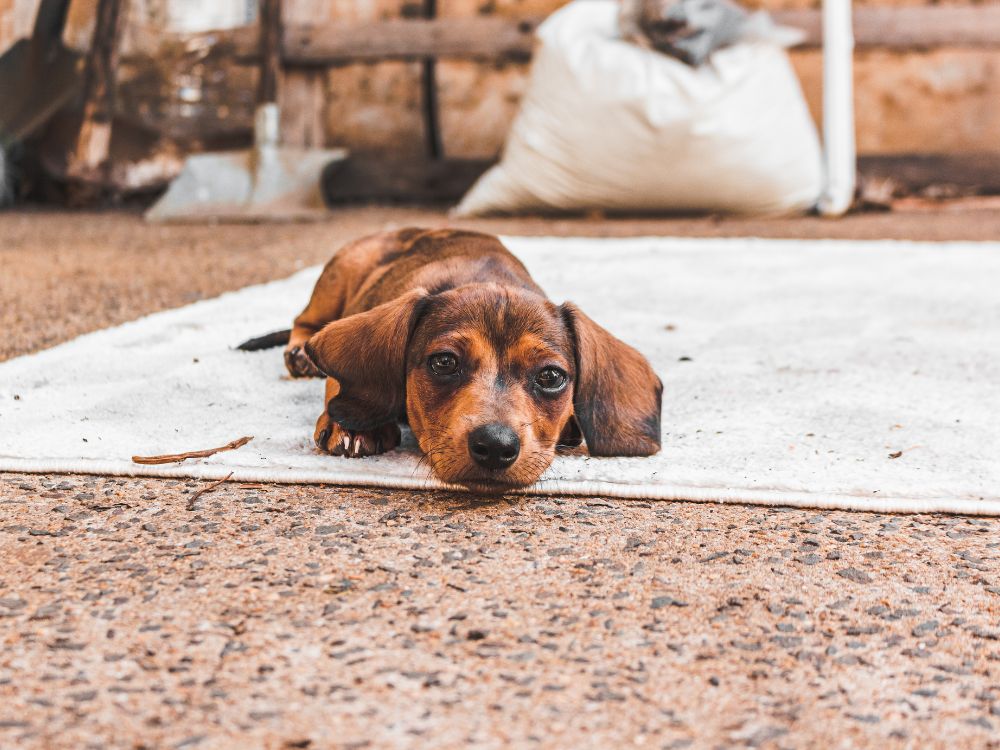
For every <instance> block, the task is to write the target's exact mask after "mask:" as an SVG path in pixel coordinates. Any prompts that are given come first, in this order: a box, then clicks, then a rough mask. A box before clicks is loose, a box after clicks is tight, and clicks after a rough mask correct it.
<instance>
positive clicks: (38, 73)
mask: <svg viewBox="0 0 1000 750" xmlns="http://www.w3.org/2000/svg"><path fill="white" fill-rule="evenodd" d="M68 6H69V0H42V3H41V5H40V6H39V8H38V14H37V15H36V16H35V26H34V30H33V31H32V34H31V38H30V39H20V40H18V41H17V42H15V43H14V46H12V47H11V48H10V49H8V50H7V51H6V52H4V53H3V56H0V144H10V143H13V142H18V141H23V140H24V139H25V138H27V137H28V136H30V135H32V134H33V133H35V132H36V131H38V130H39V128H41V127H42V126H43V125H44V124H45V123H46V122H48V121H49V119H50V118H51V117H52V115H54V114H55V113H56V112H57V111H58V110H59V108H60V107H62V106H63V105H65V104H67V103H68V102H69V101H70V100H71V99H72V98H73V97H74V96H75V95H76V94H78V93H79V91H80V85H81V81H82V80H83V73H82V69H81V68H82V63H81V61H82V59H83V56H82V55H80V54H78V53H76V52H73V51H72V50H69V49H67V48H66V47H65V46H63V43H62V33H63V27H64V26H65V23H66V11H67V8H68Z"/></svg>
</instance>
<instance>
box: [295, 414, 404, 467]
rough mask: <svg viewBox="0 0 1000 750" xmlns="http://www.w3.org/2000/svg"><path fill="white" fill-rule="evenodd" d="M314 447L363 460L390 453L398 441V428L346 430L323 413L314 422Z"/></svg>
mask: <svg viewBox="0 0 1000 750" xmlns="http://www.w3.org/2000/svg"><path fill="white" fill-rule="evenodd" d="M314 440H315V442H316V447H318V448H319V449H320V450H321V451H323V452H324V453H329V454H331V455H334V456H345V457H347V458H363V457H365V456H375V455H378V454H379V453H385V452H386V451H391V450H392V449H393V448H395V447H396V446H397V445H399V441H400V432H399V426H398V425H396V424H386V425H382V426H381V427H376V428H375V429H374V430H347V429H344V428H343V427H341V426H340V425H339V424H337V423H336V422H334V421H333V420H331V419H330V417H329V416H328V415H327V414H326V413H325V412H324V413H323V414H322V415H321V416H320V418H319V420H318V421H317V422H316V431H315V433H314Z"/></svg>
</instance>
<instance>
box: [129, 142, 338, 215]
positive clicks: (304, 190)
mask: <svg viewBox="0 0 1000 750" xmlns="http://www.w3.org/2000/svg"><path fill="white" fill-rule="evenodd" d="M346 157H347V152H346V151H345V150H343V149H328V150H322V149H304V148H293V147H283V146H279V147H268V148H262V149H258V150H251V151H229V152H223V153H213V154H199V155H196V156H191V157H188V159H187V160H186V161H185V163H184V168H183V169H182V170H181V173H180V174H179V175H178V176H177V178H176V179H175V180H174V181H173V182H172V183H171V184H170V187H169V188H168V189H167V192H166V193H165V194H164V195H163V197H162V198H160V200H159V201H157V203H156V204H155V205H153V206H152V207H151V208H150V209H149V210H148V211H147V212H146V220H147V221H152V222H169V221H232V222H255V221H302V220H307V219H318V218H323V217H324V216H326V215H328V211H327V208H326V205H325V204H324V202H323V195H322V193H321V191H320V176H321V175H322V173H323V170H324V169H325V168H326V167H327V165H328V164H330V163H331V162H334V161H341V160H343V159H345V158H346Z"/></svg>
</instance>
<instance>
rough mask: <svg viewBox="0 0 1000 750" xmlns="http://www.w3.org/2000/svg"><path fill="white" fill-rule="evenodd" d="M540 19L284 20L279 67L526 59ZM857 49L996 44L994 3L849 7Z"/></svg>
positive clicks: (234, 39)
mask: <svg viewBox="0 0 1000 750" xmlns="http://www.w3.org/2000/svg"><path fill="white" fill-rule="evenodd" d="M772 16H773V17H774V19H775V20H776V21H777V22H779V23H782V24H786V25H788V26H795V27H797V28H801V29H803V30H804V31H805V32H806V40H805V42H804V43H803V46H807V47H816V46H818V45H819V44H820V42H821V35H820V31H821V24H820V13H819V11H817V10H812V9H803V10H782V11H775V12H773V13H772ZM542 20H543V19H541V18H522V19H509V18H502V17H497V16H481V17H474V18H436V19H392V20H387V21H379V22H374V23H350V24H346V25H345V24H338V23H324V24H319V25H310V24H289V25H287V26H286V28H285V35H284V44H283V49H284V55H283V61H284V63H285V65H291V66H331V65H340V64H344V63H348V62H366V61H371V62H374V61H384V60H420V59H424V58H427V57H436V58H439V59H440V58H457V59H474V60H490V61H505V60H510V61H525V60H528V59H529V58H530V57H531V51H532V44H533V40H534V31H535V28H536V27H537V26H538V24H539V23H540V22H541V21H542ZM854 32H855V38H856V43H857V46H858V47H888V48H895V49H914V48H924V47H937V46H953V47H997V46H1000V4H989V5H975V6H952V5H948V6H943V5H942V6H923V7H871V6H862V7H859V8H857V9H855V15H854ZM254 36H255V34H254V32H253V30H240V31H239V32H238V33H237V34H232V35H231V36H230V37H229V39H228V40H227V41H229V42H231V43H232V44H233V45H234V46H235V47H236V49H237V51H238V54H239V55H240V56H245V57H253V56H254V55H255V53H256V50H255V48H254V46H255V42H254V40H253V37H254Z"/></svg>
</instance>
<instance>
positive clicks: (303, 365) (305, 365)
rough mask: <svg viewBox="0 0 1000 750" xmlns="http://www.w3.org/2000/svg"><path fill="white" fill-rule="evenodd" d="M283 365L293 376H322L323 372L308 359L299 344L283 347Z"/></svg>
mask: <svg viewBox="0 0 1000 750" xmlns="http://www.w3.org/2000/svg"><path fill="white" fill-rule="evenodd" d="M285 367H287V368H288V372H289V374H290V375H291V376H292V377H293V378H321V377H323V373H321V372H320V371H319V368H317V367H316V365H314V364H313V361H312V360H311V359H309V355H308V354H306V350H305V349H304V348H303V347H302V346H301V345H300V344H296V345H294V346H289V347H288V348H287V349H285Z"/></svg>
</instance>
